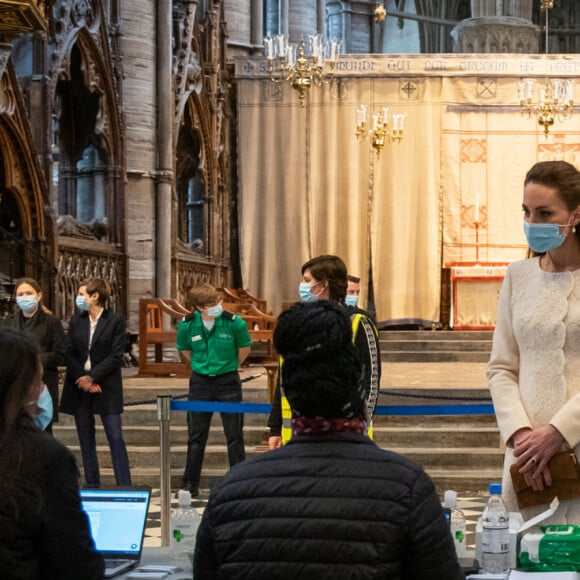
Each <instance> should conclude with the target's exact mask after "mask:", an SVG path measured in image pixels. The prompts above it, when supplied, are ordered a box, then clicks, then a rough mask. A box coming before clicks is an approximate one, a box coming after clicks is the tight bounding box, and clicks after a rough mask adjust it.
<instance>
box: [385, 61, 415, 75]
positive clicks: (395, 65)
mask: <svg viewBox="0 0 580 580" xmlns="http://www.w3.org/2000/svg"><path fill="white" fill-rule="evenodd" d="M385 66H386V69H387V70H388V71H391V72H408V71H410V70H411V61H409V60H390V61H387V63H386V65H385Z"/></svg>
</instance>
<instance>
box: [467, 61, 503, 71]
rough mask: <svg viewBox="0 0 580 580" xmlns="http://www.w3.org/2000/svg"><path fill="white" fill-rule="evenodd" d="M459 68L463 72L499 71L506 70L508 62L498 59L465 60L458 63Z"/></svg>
mask: <svg viewBox="0 0 580 580" xmlns="http://www.w3.org/2000/svg"><path fill="white" fill-rule="evenodd" d="M459 69H460V70H462V71H464V72H475V73H477V72H489V71H493V72H501V71H507V70H508V63H507V62H501V61H498V60H465V61H462V62H460V63H459Z"/></svg>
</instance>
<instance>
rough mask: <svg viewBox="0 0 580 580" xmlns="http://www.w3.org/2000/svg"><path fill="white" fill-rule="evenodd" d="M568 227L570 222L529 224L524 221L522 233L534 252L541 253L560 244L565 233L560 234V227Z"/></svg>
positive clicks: (564, 237)
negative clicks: (561, 223) (563, 223)
mask: <svg viewBox="0 0 580 580" xmlns="http://www.w3.org/2000/svg"><path fill="white" fill-rule="evenodd" d="M561 227H563V228H569V227H570V224H566V225H563V226H560V224H530V223H528V222H524V233H525V234H526V239H527V240H528V245H529V246H530V248H532V250H533V251H534V252H537V253H538V254H543V253H544V252H549V251H550V250H553V249H554V248H557V247H558V246H561V245H562V243H563V242H564V240H565V239H566V236H567V234H561V233H560V228H561Z"/></svg>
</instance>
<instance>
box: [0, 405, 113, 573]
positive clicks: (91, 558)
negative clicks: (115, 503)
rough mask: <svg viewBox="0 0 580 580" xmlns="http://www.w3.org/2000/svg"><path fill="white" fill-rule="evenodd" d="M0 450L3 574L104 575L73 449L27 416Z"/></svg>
mask: <svg viewBox="0 0 580 580" xmlns="http://www.w3.org/2000/svg"><path fill="white" fill-rule="evenodd" d="M0 453H1V455H0V578H2V580H81V579H82V580H99V579H100V578H102V577H103V562H102V558H101V556H100V554H99V553H98V552H96V550H95V547H94V544H93V540H92V539H91V535H90V531H89V525H88V520H87V516H86V514H85V512H84V511H83V510H82V508H81V503H80V498H79V483H78V482H79V473H78V469H77V466H76V463H75V460H74V457H73V455H72V454H71V452H70V451H69V450H68V449H67V448H66V447H65V446H64V445H62V443H60V442H58V441H57V440H56V439H54V438H53V437H52V436H50V435H48V434H47V433H44V432H42V431H40V429H38V428H36V427H35V426H34V425H33V423H32V421H31V419H30V418H29V417H25V418H22V419H21V423H20V425H19V426H18V427H17V428H16V430H15V431H14V432H13V434H12V436H11V437H10V438H9V439H8V441H6V442H4V443H3V445H2V448H1V452H0ZM18 493H19V494H21V498H22V499H21V500H20V501H16V502H15V501H14V500H15V497H14V496H15V495H16V494H18ZM16 506H18V509H17V508H16Z"/></svg>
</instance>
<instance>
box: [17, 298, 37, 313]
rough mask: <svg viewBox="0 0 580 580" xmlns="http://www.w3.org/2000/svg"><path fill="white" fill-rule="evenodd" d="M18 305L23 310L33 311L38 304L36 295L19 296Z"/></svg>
mask: <svg viewBox="0 0 580 580" xmlns="http://www.w3.org/2000/svg"><path fill="white" fill-rule="evenodd" d="M16 305H17V306H18V308H20V310H22V312H32V311H33V310H34V309H35V308H36V306H37V305H38V300H37V299H36V296H17V297H16Z"/></svg>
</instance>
